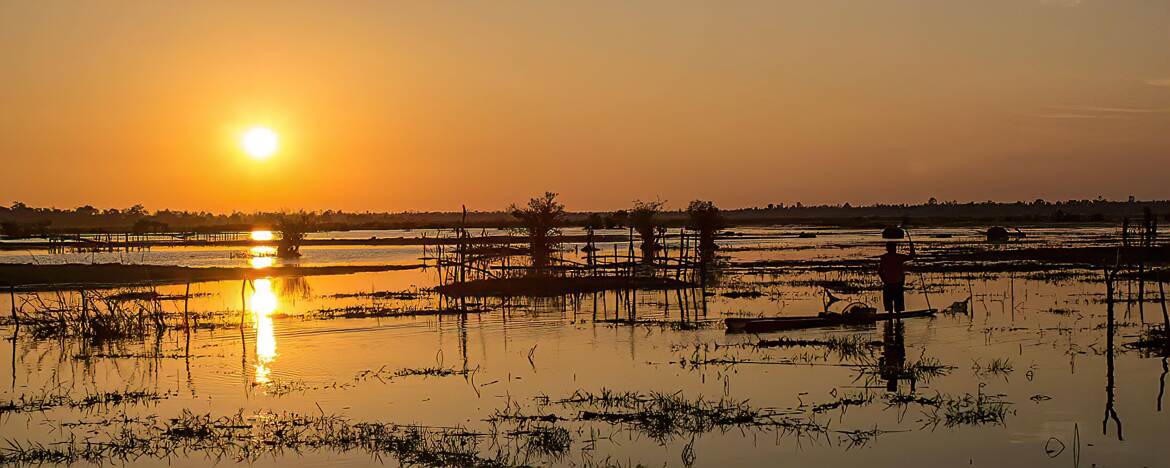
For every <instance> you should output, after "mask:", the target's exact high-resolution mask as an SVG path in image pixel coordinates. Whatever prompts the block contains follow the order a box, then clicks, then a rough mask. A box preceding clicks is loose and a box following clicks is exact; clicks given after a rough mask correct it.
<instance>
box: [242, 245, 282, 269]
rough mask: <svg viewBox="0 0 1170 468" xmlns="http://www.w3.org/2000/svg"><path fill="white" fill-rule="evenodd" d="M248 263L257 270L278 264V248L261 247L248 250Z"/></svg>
mask: <svg viewBox="0 0 1170 468" xmlns="http://www.w3.org/2000/svg"><path fill="white" fill-rule="evenodd" d="M248 263H249V264H250V265H252V268H255V269H257V270H259V269H262V268H268V267H270V266H272V265H273V264H274V263H276V248H275V247H270V246H266V245H261V246H256V247H252V248H250V249H248Z"/></svg>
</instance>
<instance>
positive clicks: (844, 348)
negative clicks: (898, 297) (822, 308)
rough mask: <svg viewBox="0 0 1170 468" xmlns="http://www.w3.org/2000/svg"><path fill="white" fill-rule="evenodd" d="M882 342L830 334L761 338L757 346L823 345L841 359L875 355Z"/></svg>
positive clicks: (859, 336)
mask: <svg viewBox="0 0 1170 468" xmlns="http://www.w3.org/2000/svg"><path fill="white" fill-rule="evenodd" d="M881 345H882V342H881V341H876V340H870V339H868V338H867V337H866V336H864V335H844V336H830V337H828V338H823V339H792V338H788V337H781V338H779V339H775V340H760V341H759V342H757V343H756V344H755V346H756V347H757V348H793V347H822V348H825V349H827V350H829V351H832V352H834V353H837V354H838V355H839V356H840V357H841V359H858V358H863V357H869V356H872V355H873V352H874V349H876V348H879V347H881Z"/></svg>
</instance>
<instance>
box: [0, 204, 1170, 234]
mask: <svg viewBox="0 0 1170 468" xmlns="http://www.w3.org/2000/svg"><path fill="white" fill-rule="evenodd" d="M570 209H571V207H570ZM1146 210H1150V211H1151V212H1152V213H1153V214H1154V215H1155V216H1157V217H1158V218H1161V219H1165V220H1168V221H1170V200H1155V201H1134V200H1130V201H1124V202H1122V201H1109V200H1104V199H1096V200H1068V201H1061V202H1048V201H1044V200H1036V201H1032V202H1014V203H1001V202H990V201H988V202H969V203H958V202H937V201H935V200H933V199H932V200H931V201H930V202H928V203H924V204H918V205H908V204H900V205H892V204H876V205H864V206H852V205H850V204H848V203H846V204H843V205H815V206H804V205H801V204H800V203H796V204H793V205H784V204H780V205H768V206H763V207H754V208H738V209H730V210H723V211H722V215H723V216H724V218H725V220H726V221H727V223H728V224H729V225H764V224H813V225H827V226H857V227H877V226H883V225H890V224H898V223H907V224H912V225H918V226H929V225H985V224H992V223H995V224H1005V225H1013V224H1030V223H1095V222H1109V223H1117V222H1120V221H1121V220H1122V219H1124V218H1137V217H1140V216H1142V215H1143V213H1144V212H1145V211H1146ZM304 214H305V215H306V216H307V218H308V219H309V220H310V221H311V223H312V225H313V227H314V229H315V230H321V231H324V230H359V229H406V228H411V229H415V228H435V227H452V226H457V225H459V224H460V223H461V222H464V214H463V213H461V212H409V211H408V212H401V213H371V212H361V213H358V212H345V211H335V210H326V211H319V212H308V213H304ZM286 215H287V213H283V212H254V213H242V212H234V213H231V214H215V213H209V212H205V211H172V210H158V211H148V210H147V209H146V208H145V207H143V206H142V205H135V206H132V207H130V208H126V209H117V208H108V209H98V208H94V207H92V206H88V205H86V206H82V207H78V208H74V209H58V208H33V207H29V206H26V205H25V204H23V203H20V202H17V203H13V204H12V205H11V206H8V207H2V206H0V234H2V235H4V236H6V237H10V238H18V237H29V236H39V235H47V234H70V233H92V232H117V233H122V232H134V233H151V232H175V231H182V232H217V231H243V230H251V229H253V228H265V227H268V228H271V227H274V226H275V225H276V224H277V223H278V221H279V220H280V219H281V218H282V217H284V216H286ZM628 216H629V213H628V211H627V210H617V211H612V212H570V213H568V215H567V216H566V220H567V222H568V223H570V224H574V225H579V226H585V225H591V226H593V227H597V228H614V227H625V226H626V225H627V223H628ZM658 220H659V222H660V223H662V224H663V225H666V226H681V225H683V224H684V223H685V222H686V213H685V212H684V211H682V210H677V211H664V212H662V213H661V214H660V215H659V217H658ZM465 223H466V224H465V225H466V226H468V227H513V226H516V219H515V218H514V217H512V216H511V215H510V214H509V212H508V211H506V210H503V209H501V210H499V211H469V212H467V214H466V219H465Z"/></svg>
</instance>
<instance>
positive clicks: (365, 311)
mask: <svg viewBox="0 0 1170 468" xmlns="http://www.w3.org/2000/svg"><path fill="white" fill-rule="evenodd" d="M479 312H482V310H481V309H478V308H466V309H412V308H406V307H370V306H349V307H336V308H324V309H317V310H314V311H311V312H307V313H305V314H304V315H303V316H302V318H304V319H306V320H329V319H339V318H378V317H424V316H431V315H461V314H470V313H479Z"/></svg>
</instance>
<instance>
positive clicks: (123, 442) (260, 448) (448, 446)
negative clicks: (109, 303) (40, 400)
mask: <svg viewBox="0 0 1170 468" xmlns="http://www.w3.org/2000/svg"><path fill="white" fill-rule="evenodd" d="M91 426H92V427H89V428H87V429H88V432H89V433H90V434H91V436H92V437H90V438H87V439H86V440H84V441H79V440H76V439H73V438H71V439H69V440H64V441H60V442H56V443H52V444H48V445H41V444H38V443H28V444H23V443H20V442H16V441H9V443H8V446H7V447H3V448H0V463H4V464H44V463H57V464H73V463H79V462H86V463H92V464H105V463H109V462H127V461H131V460H139V459H143V458H147V459H155V460H160V461H162V460H169V459H172V458H173V457H176V456H190V455H191V454H193V453H202V454H205V455H207V456H214V457H217V458H218V457H225V458H229V459H232V460H235V461H237V462H254V461H256V460H259V459H260V458H262V457H265V456H277V455H280V454H282V453H284V452H285V451H294V452H302V451H314V450H332V451H338V452H350V451H360V452H366V453H369V454H371V455H373V456H376V457H377V456H384V455H388V456H392V457H395V458H396V459H397V460H398V461H399V463H401V464H403V465H425V466H472V467H504V466H512V465H514V463H511V462H510V461H509V460H508V456H509V454H507V453H503V452H497V453H495V454H494V455H492V456H484V455H482V454H481V453H480V452H481V445H482V443H481V442H482V441H483V440H484V439H485V438H487V437H488V434H483V433H476V432H471V431H469V430H467V429H464V428H461V427H450V428H430V427H423V426H415V425H397V424H389V423H380V422H354V421H351V420H349V419H347V418H344V417H340V416H330V415H324V414H322V415H319V416H316V415H315V416H307V415H299V414H296V413H283V414H268V413H260V414H255V415H247V416H246V415H244V414H243V412H242V411H241V412H239V413H237V414H235V415H230V416H221V417H213V416H211V415H209V414H195V413H192V412H191V411H190V410H184V411H183V413H182V414H180V415H179V416H178V417H176V418H172V419H169V420H166V421H157V420H155V419H153V418H148V419H126V420H123V421H121V424H118V425H116V426H113V425H111V424H108V422H103V423H100V424H99V423H94V424H92V425H91ZM566 435H568V434H567V432H565V433H559V434H552V436H551V440H543V439H542V440H540V441H538V442H535V444H537V445H532V447H533V449H534V450H537V449H539V450H545V449H548V448H552V447H553V444H557V443H562V444H563V437H564V436H566ZM526 436H527V435H526ZM536 437H538V438H542V437H544V435H538V436H536ZM529 440H530V441H529V442H528V443H529V444H530V445H531V444H533V442H531V439H529ZM540 444H548V445H540Z"/></svg>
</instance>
